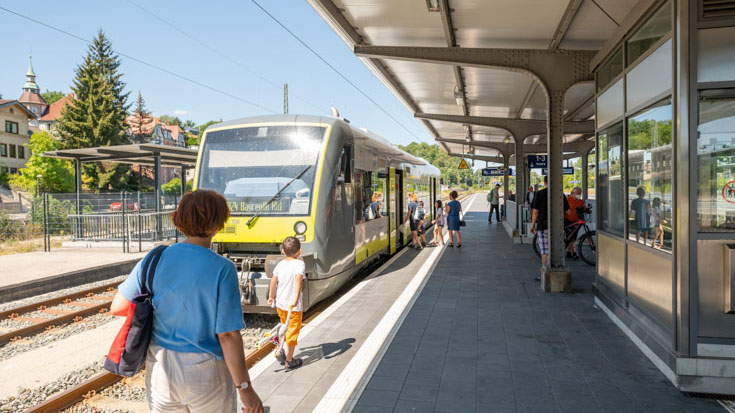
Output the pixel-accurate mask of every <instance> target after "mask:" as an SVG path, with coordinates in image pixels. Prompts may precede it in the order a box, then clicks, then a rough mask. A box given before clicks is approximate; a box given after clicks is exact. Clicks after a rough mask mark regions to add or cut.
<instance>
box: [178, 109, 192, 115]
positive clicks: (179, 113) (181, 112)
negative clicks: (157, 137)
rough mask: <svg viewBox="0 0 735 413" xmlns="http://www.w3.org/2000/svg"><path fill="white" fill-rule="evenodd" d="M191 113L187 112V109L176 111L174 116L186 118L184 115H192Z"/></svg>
mask: <svg viewBox="0 0 735 413" xmlns="http://www.w3.org/2000/svg"><path fill="white" fill-rule="evenodd" d="M190 113H191V112H189V111H188V110H186V109H175V110H174V115H175V116H184V115H188V114H190Z"/></svg>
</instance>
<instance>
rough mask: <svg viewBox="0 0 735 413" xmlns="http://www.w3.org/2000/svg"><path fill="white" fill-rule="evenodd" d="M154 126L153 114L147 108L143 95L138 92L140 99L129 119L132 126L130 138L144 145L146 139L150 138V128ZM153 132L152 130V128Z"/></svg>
mask: <svg viewBox="0 0 735 413" xmlns="http://www.w3.org/2000/svg"><path fill="white" fill-rule="evenodd" d="M152 124H153V117H152V116H151V112H149V111H148V110H147V109H146V108H145V100H144V99H143V95H141V94H140V91H138V99H137V100H136V101H135V109H134V110H133V114H132V115H131V116H130V118H128V125H129V126H130V136H131V138H132V139H133V142H138V143H143V142H144V141H146V140H147V139H146V138H149V137H150V132H149V128H150V127H151V125H152ZM150 130H152V128H150Z"/></svg>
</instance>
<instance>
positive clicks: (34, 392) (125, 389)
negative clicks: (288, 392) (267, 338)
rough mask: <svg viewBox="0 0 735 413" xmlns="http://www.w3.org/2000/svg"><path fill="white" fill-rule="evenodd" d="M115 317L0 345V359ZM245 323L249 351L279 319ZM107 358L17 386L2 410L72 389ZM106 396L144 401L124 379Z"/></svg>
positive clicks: (81, 409)
mask: <svg viewBox="0 0 735 413" xmlns="http://www.w3.org/2000/svg"><path fill="white" fill-rule="evenodd" d="M111 319H112V318H111V317H110V316H108V315H105V314H97V315H94V316H91V317H88V318H85V322H82V323H73V324H69V325H66V326H63V327H59V328H56V329H54V330H55V331H51V332H43V333H40V334H38V335H36V336H33V337H31V338H28V339H23V340H21V341H19V342H16V343H8V344H7V345H6V346H4V347H2V348H0V360H4V359H7V358H9V357H12V356H13V355H16V354H19V353H21V352H24V351H28V350H30V349H32V348H36V347H40V346H42V345H45V344H48V343H50V342H52V341H55V340H58V339H60V338H63V337H68V336H70V335H72V334H77V333H79V332H80V331H83V330H85V329H88V328H94V327H97V326H99V325H101V324H104V323H106V322H109V321H110V320H111ZM245 322H246V324H247V326H248V327H247V328H246V329H244V330H243V331H242V336H243V342H244V346H245V350H246V352H250V351H252V350H254V349H255V348H256V347H257V344H258V341H259V340H260V338H261V337H263V336H264V335H265V333H266V332H268V331H270V329H271V328H273V326H275V325H276V323H277V322H278V318H277V317H276V316H274V315H260V314H258V315H246V316H245ZM103 362H104V359H101V360H100V361H98V362H95V363H94V364H92V365H90V366H87V367H84V368H81V369H78V370H75V371H73V372H71V373H68V374H67V375H65V376H64V377H62V378H61V379H59V380H57V381H55V382H53V383H48V384H45V385H42V386H39V387H36V388H33V389H21V388H19V389H18V393H17V394H16V396H14V397H10V398H7V399H3V400H0V412H17V411H23V410H25V409H27V408H29V407H32V406H34V405H36V404H38V403H40V402H42V401H44V400H46V399H47V398H49V397H51V396H52V395H54V394H55V393H58V392H60V391H64V390H66V389H69V388H71V387H73V386H75V385H78V384H79V383H81V382H83V381H85V380H87V379H88V378H90V377H92V376H93V375H95V374H97V373H100V372H102V371H103V368H102V365H103ZM100 393H101V394H103V395H106V396H110V397H113V398H115V399H120V400H129V401H145V390H144V389H140V388H135V387H131V386H127V385H125V384H124V383H123V382H118V383H116V384H115V385H113V386H110V387H108V388H106V389H104V390H102V391H101V392H100ZM64 412H67V413H72V412H73V413H100V412H103V413H122V412H125V411H122V410H108V409H104V410H102V409H98V408H93V407H91V406H89V405H86V404H84V403H78V404H76V405H74V406H72V407H70V408H68V409H66V410H64Z"/></svg>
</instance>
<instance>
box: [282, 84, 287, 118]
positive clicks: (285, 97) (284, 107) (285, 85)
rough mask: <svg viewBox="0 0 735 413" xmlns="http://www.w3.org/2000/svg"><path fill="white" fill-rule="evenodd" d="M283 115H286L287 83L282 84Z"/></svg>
mask: <svg viewBox="0 0 735 413" xmlns="http://www.w3.org/2000/svg"><path fill="white" fill-rule="evenodd" d="M283 113H284V114H288V83H284V84H283Z"/></svg>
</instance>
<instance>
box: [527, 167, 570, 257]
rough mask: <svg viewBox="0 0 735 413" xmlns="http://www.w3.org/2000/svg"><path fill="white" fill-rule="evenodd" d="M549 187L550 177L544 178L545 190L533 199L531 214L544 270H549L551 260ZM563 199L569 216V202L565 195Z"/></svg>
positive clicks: (532, 226) (533, 231) (565, 211)
mask: <svg viewBox="0 0 735 413" xmlns="http://www.w3.org/2000/svg"><path fill="white" fill-rule="evenodd" d="M547 185H548V176H544V189H542V190H540V191H537V192H536V196H534V197H533V205H532V208H533V213H532V214H531V233H532V234H536V233H538V249H539V251H541V268H542V270H545V269H546V268H547V261H548V259H549V205H548V202H547V200H548V199H549V195H548V193H549V190H548V188H547V187H546V186H547ZM562 199H563V200H564V214H568V213H569V202H567V197H565V196H563V195H562Z"/></svg>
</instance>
